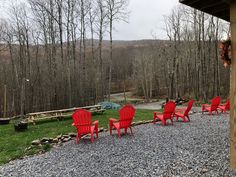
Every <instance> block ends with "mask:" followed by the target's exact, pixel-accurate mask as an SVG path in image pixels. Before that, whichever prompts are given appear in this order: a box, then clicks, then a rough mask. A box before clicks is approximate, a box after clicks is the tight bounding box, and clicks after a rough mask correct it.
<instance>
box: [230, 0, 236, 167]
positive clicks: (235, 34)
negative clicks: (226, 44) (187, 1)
mask: <svg viewBox="0 0 236 177" xmlns="http://www.w3.org/2000/svg"><path fill="white" fill-rule="evenodd" d="M230 23H231V42H232V48H231V52H232V64H231V65H232V66H231V76H230V103H231V105H230V167H231V168H234V169H236V1H232V3H231V4H230Z"/></svg>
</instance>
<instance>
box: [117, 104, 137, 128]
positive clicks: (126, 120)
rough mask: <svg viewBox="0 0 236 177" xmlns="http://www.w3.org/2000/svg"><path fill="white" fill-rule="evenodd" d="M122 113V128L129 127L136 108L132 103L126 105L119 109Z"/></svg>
mask: <svg viewBox="0 0 236 177" xmlns="http://www.w3.org/2000/svg"><path fill="white" fill-rule="evenodd" d="M119 114H120V128H126V127H129V126H130V125H131V123H132V120H133V118H134V115H135V109H134V107H133V106H132V105H126V106H124V107H122V108H121V109H120V111H119Z"/></svg>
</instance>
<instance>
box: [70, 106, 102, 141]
mask: <svg viewBox="0 0 236 177" xmlns="http://www.w3.org/2000/svg"><path fill="white" fill-rule="evenodd" d="M72 118H73V121H74V123H73V124H72V125H73V126H75V127H76V128H77V136H76V144H78V140H79V139H81V137H82V135H85V134H91V142H93V141H94V137H93V134H94V133H96V135H97V138H98V120H96V121H94V122H93V123H92V120H91V112H89V111H87V110H84V109H79V110H77V111H75V112H74V113H73V114H72Z"/></svg>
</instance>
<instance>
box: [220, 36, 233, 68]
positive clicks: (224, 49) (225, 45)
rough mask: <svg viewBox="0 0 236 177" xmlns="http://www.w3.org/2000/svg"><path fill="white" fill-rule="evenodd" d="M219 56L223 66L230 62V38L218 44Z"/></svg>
mask: <svg viewBox="0 0 236 177" xmlns="http://www.w3.org/2000/svg"><path fill="white" fill-rule="evenodd" d="M220 49H221V50H220V56H221V59H222V60H223V62H224V67H227V66H229V65H230V64H231V40H230V38H229V39H227V40H225V41H222V42H221V44H220Z"/></svg>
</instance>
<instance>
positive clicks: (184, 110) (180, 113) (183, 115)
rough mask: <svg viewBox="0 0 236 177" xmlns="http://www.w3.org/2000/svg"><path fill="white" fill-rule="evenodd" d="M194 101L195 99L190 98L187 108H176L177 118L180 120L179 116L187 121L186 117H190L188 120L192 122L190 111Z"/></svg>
mask: <svg viewBox="0 0 236 177" xmlns="http://www.w3.org/2000/svg"><path fill="white" fill-rule="evenodd" d="M193 102H194V100H190V101H189V102H188V107H187V108H179V109H176V110H175V113H174V116H175V117H176V119H177V120H178V119H179V118H182V119H184V122H187V121H186V118H187V119H188V122H190V118H189V115H188V113H189V111H190V110H191V109H192V106H193Z"/></svg>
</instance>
